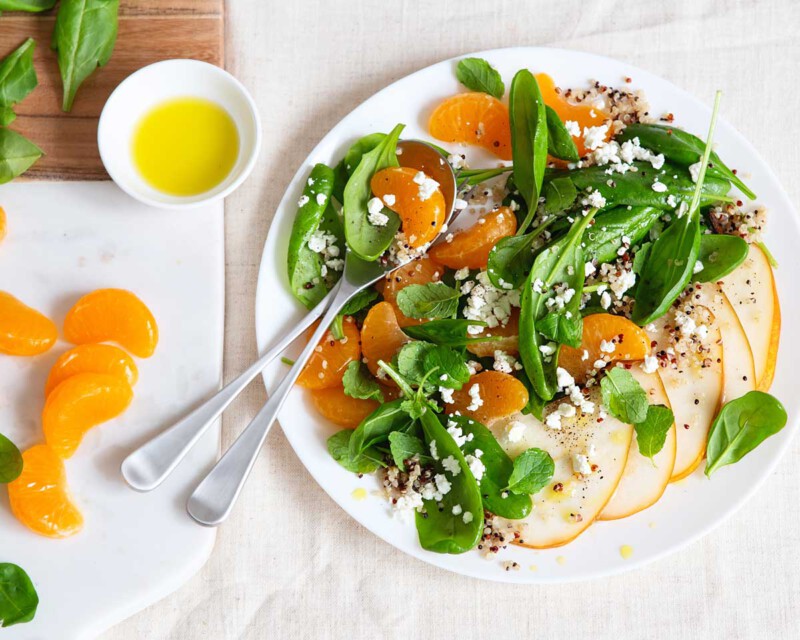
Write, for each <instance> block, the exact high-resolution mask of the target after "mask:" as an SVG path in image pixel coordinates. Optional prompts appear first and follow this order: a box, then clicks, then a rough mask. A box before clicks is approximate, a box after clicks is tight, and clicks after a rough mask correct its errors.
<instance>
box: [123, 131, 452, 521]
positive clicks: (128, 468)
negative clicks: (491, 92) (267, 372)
mask: <svg viewBox="0 0 800 640" xmlns="http://www.w3.org/2000/svg"><path fill="white" fill-rule="evenodd" d="M397 148H398V152H399V154H401V155H402V158H401V162H402V165H403V166H407V167H413V168H416V169H420V170H421V171H424V172H425V173H426V174H427V175H429V176H430V177H432V178H433V179H434V180H436V181H437V182H438V183H439V188H440V189H441V191H442V194H443V195H444V197H445V207H446V208H445V211H447V213H448V215H447V216H446V220H447V222H449V221H450V217H451V214H452V211H453V204H454V202H455V195H456V181H455V176H454V174H453V170H452V168H451V167H450V165H449V163H448V162H447V161H446V159H445V158H443V157H442V155H441V154H440V153H439V152H438V151H437V150H436V149H434V148H433V147H431V146H430V145H428V144H426V143H424V142H420V141H417V140H404V141H401V142H400V143H398V145H397ZM400 266H402V265H398V264H393V265H391V267H389V266H380V265H378V264H376V263H366V262H364V261H362V260H359V259H358V258H356V256H355V255H352V254H350V253H349V252H348V253H347V255H346V261H345V269H344V276H343V278H342V280H341V281H340V283H338V284H337V285H336V287H335V288H334V289H333V290H332V291H331V292H330V293H329V294H328V295H327V296H326V297H325V299H324V300H322V301H321V302H320V303H319V304H318V305H317V306H316V307H314V309H312V310H311V311H309V312H308V314H307V315H306V316H305V317H304V318H303V319H302V320H301V321H300V322H298V323H297V325H295V326H294V327H293V328H292V329H291V330H290V331H289V332H288V333H287V334H286V335H285V336H283V337H282V338H281V339H280V340H279V341H278V342H277V343H276V344H274V345H273V346H272V348H270V349H269V350H268V351H267V352H266V353H265V354H264V355H262V356H261V357H260V358H259V359H258V360H257V361H256V362H254V363H253V364H252V365H250V367H248V368H247V369H246V370H245V371H244V372H242V373H241V374H239V376H238V377H237V378H235V379H234V380H232V381H231V382H229V383H228V384H227V385H226V386H225V387H224V388H222V389H221V390H220V391H218V392H217V393H216V394H214V395H213V396H211V397H210V398H209V399H208V400H206V401H205V402H203V404H201V405H200V406H198V407H197V408H195V409H194V410H193V411H191V412H190V413H189V414H187V415H186V416H185V417H183V418H182V419H181V420H179V421H178V422H176V423H175V424H173V425H172V426H171V427H169V428H167V429H166V430H164V431H162V432H161V433H160V434H159V435H157V436H155V437H154V438H153V439H151V440H149V441H148V442H146V443H145V444H143V445H142V446H141V447H139V448H138V449H136V450H135V451H134V452H132V453H131V454H130V455H129V456H128V457H127V458H126V459H125V460H124V461H123V463H122V469H121V470H122V476H123V478H124V479H125V481H126V482H127V483H128V484H129V485H130V486H131V487H132V488H134V489H136V490H137V491H151V490H152V489H155V488H156V487H157V486H159V485H160V484H161V483H162V482H163V481H164V480H165V479H166V478H167V476H169V474H170V473H172V471H173V470H174V469H175V468H176V467H177V466H178V464H179V463H180V461H181V460H183V458H184V457H185V456H186V454H187V453H188V452H189V450H190V449H191V448H192V447H193V446H194V445H195V443H196V442H197V441H198V440H199V439H200V438H201V437H202V435H203V434H204V433H205V432H206V431H207V430H208V428H209V427H210V426H211V425H212V424H213V423H214V421H215V420H216V419H217V418H218V417H219V416H220V415H221V414H222V412H223V411H225V409H227V408H228V406H229V405H230V404H231V402H233V401H234V400H235V399H236V397H237V396H238V395H239V394H240V393H241V392H242V391H243V390H244V388H245V387H246V386H247V385H248V384H250V382H251V381H252V380H253V378H255V377H256V376H257V375H258V374H259V373H261V372H262V371H263V370H264V368H265V367H266V366H267V365H268V364H269V363H270V362H272V361H273V360H274V359H275V358H276V357H278V356H279V355H280V354H281V353H282V352H283V351H284V350H285V349H286V348H287V347H288V346H289V345H290V344H291V343H292V342H294V340H295V339H296V338H297V337H299V336H300V335H301V334H302V333H303V332H304V331H305V330H306V329H308V327H310V326H311V325H312V324H313V323H314V321H315V320H316V319H317V318H319V317H320V316H321V315H322V314H323V313H325V311H326V310H328V314H327V315H326V317H325V320H323V321H322V322H321V323H320V325H319V326H320V328H319V329H318V331H317V333H316V334H315V335H314V337H313V338H312V339H311V340H310V341H309V343H308V344H309V345H316V344H317V343H318V342H319V340H320V338H321V336H322V334H323V333H324V331H325V330H326V329H327V327H328V325H329V324H330V323H331V322H332V320H333V318H335V317H336V314H337V313H338V312H339V310H340V309H341V307H342V306H343V305H344V303H345V302H347V300H348V299H349V298H350V297H352V295H353V294H355V293H357V292H358V291H360V290H361V289H363V288H365V287H367V286H369V285H370V284H372V283H374V282H376V281H377V280H379V279H380V278H381V277H383V276H385V275H386V274H387V273H390V272H391V271H393V270H395V269H397V268H399V267H400ZM348 267H349V269H348ZM348 274H350V275H349V277H348ZM345 281H349V283H350V284H348V286H347V287H344V286H343V285H344V283H345ZM354 283H355V284H354ZM358 283H360V284H358ZM337 304H338V307H336V305H337ZM334 307H336V310H335V311H331V309H332V308H334ZM317 334H319V335H317ZM304 355H305V358H303V356H301V359H298V360H297V361H296V364H295V366H294V367H293V368H292V369H291V370H290V371H289V374H288V375H287V376H286V379H284V382H283V383H282V384H281V386H280V387H279V388H278V389H277V390H276V392H275V393H274V394H273V397H272V398H270V401H269V402H267V404H266V405H265V406H264V408H263V409H262V410H261V411H260V412H259V414H258V415H257V416H256V418H255V419H254V420H253V422H252V423H251V424H250V426H248V428H247V429H246V430H245V431H244V432H243V433H242V435H241V436H240V437H239V440H242V439H243V438H244V436H245V434H246V433H248V432H249V433H250V434H251V435H250V436H248V438H249V439H252V433H253V432H254V430H255V427H254V426H253V425H254V424H255V423H256V421H259V424H262V423H264V421H265V420H267V417H268V416H267V415H266V413H265V412H266V411H267V409H268V408H269V407H276V405H277V407H276V408H275V409H274V411H272V413H271V414H270V416H269V419H268V420H267V422H266V426H265V427H264V426H261V427H260V429H261V430H263V436H262V437H261V439H260V441H259V444H258V447H257V448H256V449H254V450H253V452H252V457H253V459H255V454H256V453H257V450H258V448H260V442H263V438H264V437H266V434H267V432H268V430H269V428H270V426H271V425H272V422H273V421H274V419H275V415H277V412H278V410H279V409H280V407H281V406H282V405H283V401H284V399H285V395H286V393H287V392H288V391H289V390H290V389H291V386H292V385H293V384H294V382H295V380H296V379H297V376H298V375H299V373H300V370H301V369H302V367H303V365H304V364H305V362H306V360H307V359H308V357H309V356H310V353H309V354H307V355H306V354H305V351H304ZM297 363H300V364H299V365H298V364H297ZM290 378H291V380H289V379H290ZM287 380H288V383H287ZM281 396H283V397H281ZM278 398H280V401H279V402H276V403H273V402H272V400H273V399H278ZM251 427H252V428H253V429H251ZM239 440H237V441H236V442H235V443H234V446H233V447H231V450H233V448H234V447H237V446H238V447H240V448H243V447H244V444H241V445H240V443H239ZM248 441H249V440H248ZM250 446H251V448H252V447H254V446H255V444H254V443H251V444H250ZM239 450H240V449H238V448H237V451H239ZM248 451H250V449H248ZM229 453H230V451H229ZM227 457H228V454H226V455H225V457H223V458H222V459H221V460H220V463H219V464H218V465H217V466H219V465H220V464H221V463H222V462H223V461H225V460H226V458H227ZM245 457H246V456H245ZM251 465H252V462H251V463H250V466H251ZM250 466H247V468H246V469H244V470H243V474H242V473H240V482H239V488H238V489H236V491H235V493H234V495H232V497H230V505H232V503H233V501H234V500H235V499H236V496H237V495H238V492H239V489H240V488H241V485H242V484H244V480H245V479H246V478H247V474H248V473H249V470H250ZM216 469H217V468H216V467H215V468H214V470H213V471H212V474H213V473H215V472H216ZM220 473H221V472H220ZM226 475H227V474H226ZM215 477H216V476H215ZM206 481H209V479H208V478H207V480H206ZM206 481H204V483H203V484H201V487H202V486H203V485H204V484H205V482H206ZM199 489H200V487H198V490H199ZM195 494H197V491H196V492H195ZM193 498H194V495H193ZM195 502H197V501H196V500H194V501H193V500H190V505H191V504H194V503H195ZM229 510H230V507H228V511H229ZM190 513H192V509H191V508H190ZM198 516H199V517H198ZM198 516H194V514H193V517H195V519H196V520H198V522H202V521H201V519H200V518H202V517H203V514H202V513H201V511H200V508H199V507H198ZM225 516H227V511H226V513H225V514H224V516H223V517H222V519H224V517H225ZM222 519H220V520H218V521H217V522H202V523H203V524H219V522H221V521H222Z"/></svg>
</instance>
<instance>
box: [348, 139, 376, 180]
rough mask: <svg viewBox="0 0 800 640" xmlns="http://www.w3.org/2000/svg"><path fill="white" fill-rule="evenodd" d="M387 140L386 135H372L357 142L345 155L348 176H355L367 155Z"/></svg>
mask: <svg viewBox="0 0 800 640" xmlns="http://www.w3.org/2000/svg"><path fill="white" fill-rule="evenodd" d="M385 139H386V134H385V133H370V134H367V135H365V136H364V137H363V138H360V139H358V140H356V141H355V142H354V143H353V144H352V145H350V148H349V149H348V150H347V153H345V154H344V167H345V169H346V170H347V173H348V175H353V172H354V171H355V170H356V167H357V166H358V164H359V163H360V162H361V158H363V157H364V154H365V153H369V152H370V151H372V150H373V149H374V148H375V147H377V146H378V145H379V144H381V143H382V142H383V141H384V140H385Z"/></svg>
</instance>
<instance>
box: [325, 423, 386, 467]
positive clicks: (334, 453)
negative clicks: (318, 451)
mask: <svg viewBox="0 0 800 640" xmlns="http://www.w3.org/2000/svg"><path fill="white" fill-rule="evenodd" d="M352 435H353V430H352V429H342V430H341V431H338V432H337V433H334V434H333V435H332V436H331V437H330V438H328V453H330V454H331V457H332V458H333V459H334V460H336V462H338V463H339V464H340V465H342V466H343V467H344V468H345V469H347V470H348V471H351V472H352V473H372V472H373V471H375V470H376V469H377V468H378V467H380V466H381V462H380V458H381V455H380V452H379V451H378V450H377V449H374V448H373V447H368V448H367V449H365V450H364V451H363V452H362V453H361V454H359V455H357V456H355V457H352V456H351V455H350V438H351V436H352Z"/></svg>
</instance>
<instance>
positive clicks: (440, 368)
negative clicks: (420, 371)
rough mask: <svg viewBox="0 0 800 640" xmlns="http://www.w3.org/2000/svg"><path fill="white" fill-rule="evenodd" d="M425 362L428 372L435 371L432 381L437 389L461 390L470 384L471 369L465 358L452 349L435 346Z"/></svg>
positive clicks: (426, 356)
mask: <svg viewBox="0 0 800 640" xmlns="http://www.w3.org/2000/svg"><path fill="white" fill-rule="evenodd" d="M412 344H413V343H412ZM423 344H424V343H423ZM423 361H424V368H425V371H426V372H427V371H434V373H433V375H432V376H431V380H432V381H433V383H434V384H435V385H436V386H437V387H447V388H448V389H460V388H461V387H463V386H464V385H465V384H467V382H469V377H470V375H469V369H468V368H467V365H466V363H465V362H464V356H462V355H461V354H460V353H458V352H457V351H455V350H454V349H451V348H450V347H444V346H434V347H433V348H432V349H428V350H427V352H426V353H425V354H424V355H423Z"/></svg>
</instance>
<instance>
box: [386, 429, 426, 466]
mask: <svg viewBox="0 0 800 640" xmlns="http://www.w3.org/2000/svg"><path fill="white" fill-rule="evenodd" d="M389 451H390V452H391V454H392V458H393V459H394V463H395V465H396V466H397V468H398V469H400V471H405V470H406V464H405V463H406V460H408V459H409V458H412V457H414V456H415V455H416V456H419V458H420V460H423V459H425V460H428V459H430V456H429V455H428V450H427V449H426V448H425V443H424V442H422V440H420V439H419V438H417V436H412V435H411V434H409V433H406V432H405V431H392V432H391V433H390V434H389Z"/></svg>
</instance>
